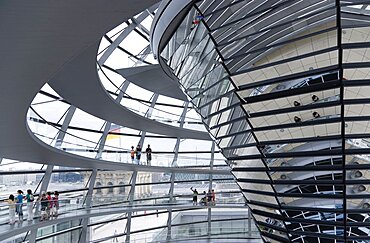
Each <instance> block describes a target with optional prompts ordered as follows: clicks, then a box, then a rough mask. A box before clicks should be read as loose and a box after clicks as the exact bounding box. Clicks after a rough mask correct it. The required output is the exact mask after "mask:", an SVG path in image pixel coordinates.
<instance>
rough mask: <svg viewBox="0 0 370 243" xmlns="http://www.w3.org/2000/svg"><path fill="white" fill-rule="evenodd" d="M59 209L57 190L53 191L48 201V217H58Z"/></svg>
mask: <svg viewBox="0 0 370 243" xmlns="http://www.w3.org/2000/svg"><path fill="white" fill-rule="evenodd" d="M58 209H59V192H57V191H55V192H54V196H53V198H52V199H51V202H50V217H55V218H56V217H58Z"/></svg>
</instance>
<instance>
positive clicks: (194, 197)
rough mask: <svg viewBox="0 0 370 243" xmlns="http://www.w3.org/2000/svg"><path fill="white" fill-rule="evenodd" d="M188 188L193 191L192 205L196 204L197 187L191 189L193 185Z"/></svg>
mask: <svg viewBox="0 0 370 243" xmlns="http://www.w3.org/2000/svg"><path fill="white" fill-rule="evenodd" d="M190 190H191V191H192V192H193V205H197V204H198V191H197V189H194V190H193V187H190Z"/></svg>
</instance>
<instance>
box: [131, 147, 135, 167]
mask: <svg viewBox="0 0 370 243" xmlns="http://www.w3.org/2000/svg"><path fill="white" fill-rule="evenodd" d="M131 162H132V163H134V162H135V150H134V146H131Z"/></svg>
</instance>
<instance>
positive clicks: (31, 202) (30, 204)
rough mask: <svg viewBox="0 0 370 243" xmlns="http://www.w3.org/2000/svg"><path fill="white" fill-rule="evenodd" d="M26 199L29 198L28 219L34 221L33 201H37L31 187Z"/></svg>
mask: <svg viewBox="0 0 370 243" xmlns="http://www.w3.org/2000/svg"><path fill="white" fill-rule="evenodd" d="M26 200H27V220H28V221H32V220H33V201H35V197H34V196H33V194H32V190H31V189H28V190H27V194H26Z"/></svg>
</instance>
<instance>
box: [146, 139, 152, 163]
mask: <svg viewBox="0 0 370 243" xmlns="http://www.w3.org/2000/svg"><path fill="white" fill-rule="evenodd" d="M145 153H146V164H147V165H150V164H151V161H152V149H151V148H150V144H148V147H147V148H146V150H145Z"/></svg>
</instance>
